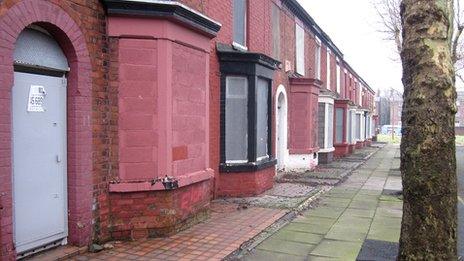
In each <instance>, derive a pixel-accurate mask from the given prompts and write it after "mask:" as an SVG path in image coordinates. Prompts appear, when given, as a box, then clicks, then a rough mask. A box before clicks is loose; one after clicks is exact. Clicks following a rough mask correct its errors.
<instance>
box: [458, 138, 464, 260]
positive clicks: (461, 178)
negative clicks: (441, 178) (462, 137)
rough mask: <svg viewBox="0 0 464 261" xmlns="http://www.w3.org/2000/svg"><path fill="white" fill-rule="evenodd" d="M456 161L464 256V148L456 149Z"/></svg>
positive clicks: (459, 240) (459, 238) (459, 242)
mask: <svg viewBox="0 0 464 261" xmlns="http://www.w3.org/2000/svg"><path fill="white" fill-rule="evenodd" d="M456 160H457V165H458V168H457V170H458V195H459V198H458V212H459V224H458V253H459V255H461V256H464V147H457V148H456Z"/></svg>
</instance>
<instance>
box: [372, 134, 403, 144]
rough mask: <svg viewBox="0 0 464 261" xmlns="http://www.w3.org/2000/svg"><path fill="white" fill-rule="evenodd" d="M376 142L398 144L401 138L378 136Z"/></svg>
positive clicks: (388, 135) (385, 135)
mask: <svg viewBox="0 0 464 261" xmlns="http://www.w3.org/2000/svg"><path fill="white" fill-rule="evenodd" d="M377 141H379V142H387V143H391V144H400V143H401V136H397V135H395V136H393V137H392V135H390V134H378V135H377Z"/></svg>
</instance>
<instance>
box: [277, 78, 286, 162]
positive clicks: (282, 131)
mask: <svg viewBox="0 0 464 261" xmlns="http://www.w3.org/2000/svg"><path fill="white" fill-rule="evenodd" d="M276 97H277V101H276V106H277V108H276V124H277V127H276V130H277V133H276V156H277V170H284V169H285V162H286V159H287V154H288V148H287V142H288V141H287V130H288V122H287V111H288V105H287V94H286V92H285V87H284V86H282V85H280V86H279V88H278V89H277V95H276Z"/></svg>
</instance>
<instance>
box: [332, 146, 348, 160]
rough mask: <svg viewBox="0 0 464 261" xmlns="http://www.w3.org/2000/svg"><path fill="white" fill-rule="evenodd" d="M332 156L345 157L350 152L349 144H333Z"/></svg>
mask: <svg viewBox="0 0 464 261" xmlns="http://www.w3.org/2000/svg"><path fill="white" fill-rule="evenodd" d="M334 147H335V151H334V156H335V157H336V158H341V157H345V156H346V155H348V154H349V153H350V145H348V144H335V145H334Z"/></svg>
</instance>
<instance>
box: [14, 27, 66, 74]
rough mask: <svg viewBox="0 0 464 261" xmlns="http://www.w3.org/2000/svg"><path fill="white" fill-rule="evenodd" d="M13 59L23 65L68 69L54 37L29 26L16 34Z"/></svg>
mask: <svg viewBox="0 0 464 261" xmlns="http://www.w3.org/2000/svg"><path fill="white" fill-rule="evenodd" d="M14 61H15V63H16V64H20V65H25V66H32V67H44V68H50V69H55V70H60V71H68V70H69V65H68V60H67V59H66V56H65V55H64V53H63V51H62V50H61V48H60V46H59V45H58V43H57V42H56V41H55V39H53V37H51V36H50V35H48V34H46V33H44V32H40V31H38V30H34V29H30V28H26V29H24V30H23V31H22V32H21V33H20V34H19V36H18V40H17V41H16V44H15V50H14Z"/></svg>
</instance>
